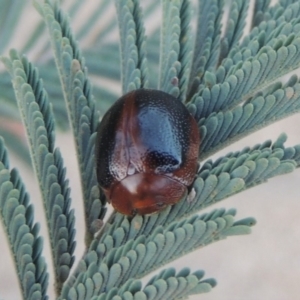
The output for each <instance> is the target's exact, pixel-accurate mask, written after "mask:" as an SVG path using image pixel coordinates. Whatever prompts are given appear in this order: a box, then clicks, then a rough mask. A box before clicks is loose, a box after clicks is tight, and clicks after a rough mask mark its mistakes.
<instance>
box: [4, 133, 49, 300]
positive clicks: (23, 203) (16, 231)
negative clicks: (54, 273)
mask: <svg viewBox="0 0 300 300" xmlns="http://www.w3.org/2000/svg"><path fill="white" fill-rule="evenodd" d="M0 217H1V220H2V224H3V227H4V230H5V232H6V235H7V239H8V242H9V244H10V249H11V252H12V254H13V255H12V257H13V260H14V264H15V268H16V271H17V275H18V280H19V285H20V287H21V290H22V295H23V297H24V299H32V300H33V299H43V300H46V299H48V296H47V295H46V292H47V287H48V277H49V275H48V273H47V266H46V262H45V259H44V257H42V256H41V253H42V250H43V239H42V237H40V236H39V228H40V225H39V224H38V223H34V211H33V206H32V205H31V204H30V203H29V197H28V194H27V193H26V191H25V188H24V185H23V183H22V180H21V178H20V177H19V174H18V172H17V170H15V169H12V170H9V165H8V157H7V152H6V149H5V146H4V142H3V139H2V138H0Z"/></svg>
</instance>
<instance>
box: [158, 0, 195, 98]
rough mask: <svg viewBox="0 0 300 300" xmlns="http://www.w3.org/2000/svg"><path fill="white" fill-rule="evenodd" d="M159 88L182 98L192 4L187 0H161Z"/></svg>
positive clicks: (188, 54)
mask: <svg viewBox="0 0 300 300" xmlns="http://www.w3.org/2000/svg"><path fill="white" fill-rule="evenodd" d="M162 4H163V24H162V28H161V39H160V40H161V45H160V71H159V74H160V78H159V86H158V88H159V89H160V90H162V91H164V92H166V93H169V94H171V95H173V96H174V97H176V98H178V99H180V100H182V101H184V100H185V98H186V91H187V85H188V74H189V72H190V59H191V54H192V53H191V38H190V35H191V34H190V21H191V6H190V3H189V1H188V0H176V1H167V0H163V2H162Z"/></svg>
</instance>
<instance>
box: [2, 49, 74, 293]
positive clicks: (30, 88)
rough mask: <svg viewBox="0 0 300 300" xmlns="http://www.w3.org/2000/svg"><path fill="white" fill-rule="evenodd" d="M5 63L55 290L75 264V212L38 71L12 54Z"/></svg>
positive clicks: (50, 113)
mask: <svg viewBox="0 0 300 300" xmlns="http://www.w3.org/2000/svg"><path fill="white" fill-rule="evenodd" d="M3 61H4V63H5V64H6V66H7V67H8V70H9V71H10V73H11V76H12V82H13V86H14V90H15V93H16V98H17V102H18V106H19V111H20V112H21V116H22V120H23V123H24V126H25V128H26V131H27V136H28V141H29V146H30V153H31V159H32V163H33V166H34V169H35V172H36V175H37V179H38V181H39V186H40V189H41V194H42V196H43V202H44V209H45V212H46V217H47V221H48V222H47V223H48V231H49V236H50V243H51V250H52V256H53V265H54V270H55V276H56V282H57V289H58V290H59V289H60V286H61V285H62V283H63V282H64V281H65V280H66V279H67V278H68V275H69V272H70V269H71V267H72V265H73V262H74V259H75V258H74V256H73V253H74V249H75V241H74V237H75V229H74V222H75V218H74V211H73V210H70V204H71V199H70V189H69V186H68V181H67V180H66V179H65V173H66V170H65V168H64V166H63V160H62V157H61V154H60V151H59V149H57V148H55V145H54V143H55V133H54V119H53V116H52V111H51V106H50V104H49V101H48V97H47V93H46V91H45V90H44V88H43V84H42V81H41V79H40V78H39V76H38V71H37V69H36V68H34V67H33V66H32V65H31V63H30V62H28V60H27V59H26V58H25V57H22V58H20V57H19V55H18V54H17V53H16V52H15V51H11V52H10V58H9V59H4V58H3Z"/></svg>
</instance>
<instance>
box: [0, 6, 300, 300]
mask: <svg viewBox="0 0 300 300" xmlns="http://www.w3.org/2000/svg"><path fill="white" fill-rule="evenodd" d="M3 3H5V6H6V8H7V9H10V10H11V16H15V17H18V15H19V13H20V12H18V11H17V9H16V7H15V6H14V5H13V4H12V2H7V1H6V0H5V2H3ZM157 3H158V2H156V1H149V3H148V2H147V3H145V4H143V5H144V6H145V7H146V9H145V14H143V12H142V8H141V6H140V4H142V2H141V1H138V0H121V1H115V8H116V13H117V18H116V19H111V20H109V21H108V22H107V23H106V24H105V25H104V27H103V30H100V31H99V32H97V33H95V34H94V35H93V38H92V39H91V40H92V41H91V42H90V48H87V49H85V50H84V53H85V55H86V58H87V64H86V62H85V59H84V57H83V54H82V52H81V50H80V49H79V46H78V43H77V42H76V38H75V35H74V34H73V32H72V30H71V25H70V19H69V18H68V17H67V16H66V14H65V13H64V11H63V10H62V8H61V5H60V4H59V3H58V1H51V0H36V1H35V6H36V8H37V9H38V11H39V13H40V15H41V16H42V18H43V19H44V21H45V25H46V26H45V25H42V23H39V26H38V27H36V29H35V30H34V31H33V32H32V34H31V36H30V37H29V40H28V41H27V43H25V45H24V46H23V50H24V51H29V50H30V49H31V47H32V45H33V44H34V43H35V42H37V41H38V40H39V38H40V37H41V36H42V35H43V34H44V29H45V27H46V28H47V29H48V32H49V36H50V41H51V45H52V49H53V53H54V60H55V65H56V68H57V70H58V78H59V81H60V83H61V86H62V95H63V98H64V100H65V101H61V98H62V97H60V95H61V91H58V89H57V85H58V79H57V77H55V72H56V70H55V67H54V64H52V63H51V61H49V60H46V62H43V63H41V61H42V59H41V58H42V57H43V55H45V53H48V43H45V44H43V45H42V46H41V49H40V51H39V52H38V54H37V62H38V63H41V64H42V66H44V67H45V66H46V67H47V69H46V70H45V69H44V71H43V68H41V76H40V75H39V73H38V71H37V69H36V68H35V67H34V66H33V65H32V64H31V63H30V62H29V61H28V60H27V59H26V58H25V57H21V56H19V55H18V54H17V52H16V51H15V50H12V51H11V52H10V55H9V58H2V60H3V62H4V64H5V65H6V67H7V69H8V71H9V73H10V75H11V78H12V82H13V89H14V91H15V95H16V99H17V104H18V107H19V111H20V114H21V118H22V121H23V124H24V127H25V129H26V132H27V137H28V141H29V149H30V151H29V152H30V154H31V159H32V163H33V166H34V170H35V173H36V175H37V177H38V183H39V186H40V189H41V194H42V197H43V202H44V209H45V213H46V219H47V223H48V224H47V225H48V231H49V237H50V244H51V250H52V261H53V265H54V272H55V276H54V277H55V279H54V281H55V285H56V296H57V298H58V299H61V300H62V299H70V300H71V299H72V300H73V299H86V300H88V299H99V300H111V299H113V300H122V299H124V300H129V299H132V300H133V299H134V300H148V299H149V300H150V299H151V300H154V299H155V300H157V299H162V300H163V299H187V298H188V297H189V296H190V295H195V294H201V293H204V292H209V291H210V290H211V289H212V288H213V287H214V286H215V285H216V282H215V280H214V279H205V278H204V272H203V271H200V270H198V271H195V272H193V273H191V271H190V270H189V269H187V268H184V269H182V270H181V271H177V272H176V270H175V269H174V268H165V269H163V270H162V271H161V272H160V273H158V274H156V275H153V276H152V278H151V279H150V280H149V282H148V283H146V284H145V285H143V284H142V278H143V277H144V276H145V275H148V274H149V273H150V272H153V271H156V270H157V269H159V268H160V267H162V266H164V265H166V264H167V263H170V262H172V261H174V260H176V259H177V258H179V257H181V256H183V255H185V254H187V253H190V252H191V251H194V250H196V249H199V248H201V247H204V246H207V245H209V244H211V243H213V242H216V241H220V240H223V239H225V238H227V237H231V236H233V235H242V234H249V233H250V231H251V227H252V226H253V225H254V224H255V223H256V222H255V219H253V218H251V217H248V218H243V219H241V220H236V218H235V215H236V211H235V209H228V210H225V209H214V210H213V211H211V212H207V213H204V214H203V213H200V214H198V213H199V212H200V211H201V210H203V209H204V208H207V207H208V206H210V205H213V204H215V203H217V202H220V201H221V200H224V199H226V198H227V197H229V196H231V195H233V194H237V193H240V192H242V191H244V190H246V189H248V188H250V187H253V186H256V185H258V184H261V183H264V182H266V181H267V180H269V179H270V178H272V177H274V176H277V175H281V174H286V173H289V172H292V171H294V170H295V169H296V168H297V167H299V165H300V145H295V146H293V147H286V146H285V142H286V140H287V136H286V135H285V134H282V135H280V136H279V138H278V139H277V140H276V141H275V142H273V143H272V142H271V141H270V140H268V141H266V142H263V143H261V144H257V145H256V146H254V147H247V148H244V149H243V150H241V151H237V152H231V153H229V154H227V155H225V156H222V157H219V158H218V159H216V160H215V161H212V160H210V159H209V160H206V161H204V160H205V159H207V158H208V157H209V156H210V155H211V154H213V153H215V152H217V151H218V150H220V149H222V148H224V147H225V146H227V145H229V144H231V143H233V142H234V141H236V140H238V139H240V138H242V137H244V136H246V135H248V134H250V133H252V132H253V131H256V130H258V129H260V128H262V127H264V126H267V125H269V124H271V123H273V122H275V121H277V120H280V119H282V118H285V117H287V116H289V115H291V114H294V113H297V112H299V110H300V82H299V79H298V77H297V76H295V75H294V76H291V77H290V78H289V79H288V80H287V81H286V82H281V81H279V80H280V77H281V76H282V75H286V74H287V73H288V72H290V71H291V70H295V69H297V68H299V66H300V58H299V57H300V55H299V54H300V53H299V49H300V44H299V43H300V35H299V28H300V27H299V26H300V25H299V24H300V18H299V17H298V15H299V12H300V1H296V0H290V1H283V0H282V1H279V2H278V3H277V4H276V5H274V6H270V1H269V0H256V1H254V6H253V9H254V10H253V17H252V20H250V33H249V34H248V35H246V36H245V38H244V39H243V40H241V37H242V35H243V34H245V33H244V29H245V24H246V21H245V20H246V16H247V14H248V12H249V1H241V0H233V1H231V3H230V5H228V4H227V3H226V2H225V1H223V0H213V1H205V0H199V1H198V7H199V10H198V13H197V14H196V31H195V37H192V34H191V33H192V26H191V20H192V10H193V4H192V3H191V2H190V1H189V0H174V1H167V0H163V1H162V5H161V6H162V7H161V10H162V14H163V18H162V26H161V29H160V30H159V27H158V26H156V28H154V30H153V33H152V34H150V36H149V38H148V39H147V41H148V44H146V36H145V28H144V19H146V18H147V16H151V14H152V13H153V12H155V10H156V9H157ZM83 4H84V2H83V1H80V0H76V1H73V2H72V5H70V7H69V13H70V15H71V16H74V15H75V14H78V13H79V12H80V10H81V9H82V7H83ZM22 5H24V3H23V4H22ZM108 7H109V1H107V0H104V1H103V2H99V4H97V6H96V9H95V10H94V11H93V12H92V13H91V15H90V18H87V21H86V22H85V23H84V24H83V26H82V27H81V28H80V29H79V30H78V33H77V37H79V38H80V39H81V38H84V36H86V35H88V34H89V32H90V31H92V30H93V28H95V27H97V21H98V19H99V18H101V17H102V16H104V15H105V13H106V12H107V10H108ZM226 10H229V15H228V19H227V21H226V24H225V30H224V35H223V36H222V37H221V30H222V26H221V20H222V19H223V12H224V11H226ZM0 14H1V10H0ZM11 16H5V15H3V16H2V17H3V18H4V19H3V20H5V22H7V24H11V19H10V17H11ZM116 20H117V21H118V24H119V33H120V39H119V42H120V55H119V54H118V46H119V45H118V42H117V41H110V42H104V41H105V39H107V38H108V37H109V36H110V34H112V32H113V30H114V29H115V27H116ZM5 22H4V21H2V19H0V34H1V33H2V32H4V33H5V35H4V40H3V41H4V44H3V45H1V47H2V48H0V50H1V49H4V47H5V46H4V45H6V44H7V43H8V41H9V40H10V36H9V34H7V31H8V28H7V26H8V25H7V24H6V23H5ZM11 27H12V30H14V28H15V25H14V24H13V26H11ZM159 37H160V47H158V45H157V43H158V40H159ZM102 43H103V44H104V46H103V47H102ZM157 49H160V52H159V51H158V50H157ZM192 49H194V50H193V52H192ZM100 58H101V59H100ZM88 60H90V63H89V62H88ZM86 65H88V67H89V71H90V73H91V74H92V75H95V74H97V75H98V76H99V77H100V78H101V77H105V78H106V79H110V80H113V81H115V82H116V81H118V80H119V78H120V77H121V81H122V92H123V93H126V92H129V91H131V90H135V89H139V88H146V87H151V88H153V87H154V88H155V87H156V86H157V87H158V89H160V90H163V91H165V92H167V93H169V94H171V95H173V96H175V97H177V98H178V101H183V102H186V106H187V108H188V109H189V111H190V112H191V114H192V115H193V116H194V118H195V119H196V121H197V123H198V126H199V130H200V135H201V147H200V151H199V163H201V165H200V166H199V170H198V172H197V174H196V176H195V181H194V183H193V185H192V186H191V187H189V195H185V196H184V197H183V199H182V200H181V201H180V202H179V203H177V204H175V205H173V206H169V207H167V208H166V209H165V210H163V211H162V212H160V213H158V214H154V215H144V216H141V215H136V216H134V217H128V216H124V215H121V214H119V213H117V212H116V211H113V212H112V214H111V216H110V217H109V218H108V220H106V221H105V222H104V221H103V220H104V216H105V213H106V199H105V197H104V195H103V194H102V192H101V190H100V189H99V187H98V183H97V180H96V172H95V163H94V147H95V145H94V144H95V137H96V131H97V124H98V121H99V115H100V114H99V112H98V111H99V107H104V108H108V107H109V102H110V101H111V100H115V99H116V98H118V97H119V96H121V95H117V93H116V92H115V91H110V90H108V89H106V88H105V83H100V84H99V83H97V84H96V86H95V88H94V90H93V92H94V93H95V95H97V97H96V98H94V96H93V93H92V88H91V81H90V79H89V77H88V73H87V68H86ZM157 74H158V75H157ZM5 76H6V75H5ZM5 76H2V74H1V76H0V84H2V85H3V86H8V84H9V83H8V82H9V81H8V79H7V77H5ZM2 77H3V78H2ZM40 77H43V78H44V80H45V88H46V89H47V90H48V91H49V95H50V97H49V99H48V94H47V92H46V89H44V86H43V82H42V81H41V79H40ZM54 77H55V78H56V79H53V78H54ZM100 81H101V80H100ZM277 81H278V82H277ZM10 93H11V92H9V91H8V89H4V90H3V92H2V94H1V95H0V100H1V99H2V98H3V99H5V100H3V101H4V102H3V103H5V104H8V103H9V104H8V105H4V106H3V107H4V109H3V110H1V111H0V116H6V118H7V119H10V120H13V121H16V120H17V119H18V116H17V114H16V112H15V110H14V104H11V97H12V96H11V94H10ZM95 99H97V100H95ZM49 100H50V101H51V102H53V107H54V114H55V117H56V119H58V120H60V119H64V118H65V116H66V115H68V120H69V122H70V124H71V128H72V131H73V135H74V139H75V145H76V152H77V159H78V165H79V171H80V176H81V178H80V179H81V184H82V191H83V197H82V198H83V202H84V210H85V212H84V215H85V224H86V235H85V242H86V251H85V253H84V255H83V257H82V259H81V260H80V261H79V263H78V266H77V267H76V268H75V270H74V272H73V273H71V274H70V270H71V267H72V265H73V262H74V256H73V253H74V249H75V238H74V235H75V229H74V212H73V210H71V209H70V205H71V199H70V196H69V195H70V190H69V186H68V181H67V179H66V178H65V168H64V166H63V161H62V157H61V154H60V152H59V150H58V148H55V132H54V117H53V114H52V108H51V104H50V103H49ZM98 100H99V101H98ZM1 101H2V100H1ZM99 103H101V105H99ZM65 107H66V109H65ZM65 119H66V118H65ZM58 123H59V122H58ZM62 123H64V124H65V123H66V121H63V122H62ZM59 124H60V123H59ZM0 133H1V135H3V136H4V137H5V139H7V140H8V141H9V143H10V145H17V143H18V142H17V141H16V140H15V141H14V140H13V138H9V129H8V127H5V128H4V129H2V128H0ZM187 134H188V133H187ZM20 149H21V148H20ZM23 156H24V157H25V156H26V154H25V155H23ZM0 215H1V218H2V221H3V224H4V228H5V230H6V233H7V236H8V241H9V243H10V246H11V250H12V253H13V258H14V261H15V265H16V269H17V272H18V276H19V281H20V286H21V289H22V294H23V298H24V299H47V291H46V289H47V281H48V275H47V271H46V265H45V262H44V260H43V258H42V256H41V252H42V250H43V247H42V243H41V238H40V237H39V236H38V228H39V227H38V225H37V224H35V223H34V220H33V208H32V206H31V205H30V204H29V200H28V196H27V194H26V193H25V189H24V187H23V185H22V183H21V180H20V178H19V176H18V173H17V171H15V170H12V171H10V170H9V166H8V160H7V154H6V148H5V146H4V143H3V140H2V139H0ZM100 225H101V226H102V227H100Z"/></svg>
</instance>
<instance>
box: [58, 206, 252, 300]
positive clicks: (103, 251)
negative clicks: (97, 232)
mask: <svg viewBox="0 0 300 300" xmlns="http://www.w3.org/2000/svg"><path fill="white" fill-rule="evenodd" d="M118 215H119V214H117V215H116V218H114V220H113V222H112V224H111V225H112V227H110V228H109V229H108V231H107V232H105V233H104V234H103V235H102V237H101V238H100V240H99V241H98V240H97V239H96V240H94V241H93V242H92V244H91V246H90V249H89V251H88V253H87V254H86V255H85V257H84V259H83V260H82V261H81V262H80V264H79V268H78V272H76V273H75V275H74V277H71V279H70V280H69V282H67V283H66V284H65V285H64V288H63V291H62V297H63V298H68V295H69V292H70V291H74V289H75V290H76V289H77V287H79V286H82V285H84V284H85V282H87V280H88V278H93V276H95V274H97V273H100V274H101V276H102V281H101V283H102V285H101V288H100V289H99V291H98V293H99V294H101V293H102V292H108V291H109V290H110V289H111V288H112V287H120V286H121V285H123V284H124V283H126V281H128V280H130V279H137V278H140V277H142V276H144V275H145V274H148V273H149V272H151V271H153V270H155V269H156V268H158V267H160V266H162V265H164V264H166V263H168V262H170V261H172V260H174V259H176V258H178V257H180V256H181V255H182V254H183V253H188V252H190V251H193V250H195V249H197V248H199V247H203V246H205V245H208V244H210V243H212V242H215V241H218V240H221V239H224V238H226V237H228V236H231V235H237V234H248V233H250V226H252V225H253V224H255V220H254V219H252V218H247V219H244V220H240V221H235V220H234V215H235V211H234V210H229V211H225V210H224V209H219V210H215V211H213V212H211V213H209V214H204V215H202V216H197V215H194V216H191V217H189V218H185V219H182V220H181V221H180V222H178V221H177V220H176V221H174V222H171V223H170V224H168V225H167V226H166V225H165V226H159V225H156V226H155V227H153V230H152V231H148V234H147V235H146V234H143V233H142V232H141V228H142V227H143V221H144V220H145V218H147V217H144V216H135V217H134V218H133V219H132V220H131V222H128V219H127V218H124V216H122V217H120V215H119V216H118ZM158 217H159V216H158ZM120 218H121V219H123V218H124V220H123V221H124V222H122V224H120V223H119V222H118V219H119V220H120ZM126 223H127V226H126ZM117 224H118V225H119V226H118V227H117V230H112V228H113V227H115V226H116V225H117ZM130 224H131V225H130ZM120 225H121V226H120ZM128 225H129V227H128ZM124 226H125V227H124ZM145 232H146V231H145Z"/></svg>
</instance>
